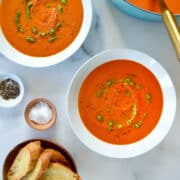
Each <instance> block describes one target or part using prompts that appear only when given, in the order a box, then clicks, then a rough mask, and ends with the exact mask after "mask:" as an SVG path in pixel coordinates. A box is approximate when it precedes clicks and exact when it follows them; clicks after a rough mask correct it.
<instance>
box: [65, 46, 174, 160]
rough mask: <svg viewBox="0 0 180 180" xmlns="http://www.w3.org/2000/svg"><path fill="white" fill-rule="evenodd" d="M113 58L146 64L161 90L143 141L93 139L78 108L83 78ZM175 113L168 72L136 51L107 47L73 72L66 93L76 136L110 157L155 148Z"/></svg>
mask: <svg viewBox="0 0 180 180" xmlns="http://www.w3.org/2000/svg"><path fill="white" fill-rule="evenodd" d="M115 59H129V60H132V61H134V62H138V63H140V64H142V65H144V66H145V67H147V68H148V69H149V70H150V71H151V72H152V73H153V74H154V75H155V76H156V78H157V79H158V81H159V83H160V86H161V88H162V93H163V100H164V104H163V110H162V114H161V117H160V120H159V122H158V124H157V125H156V127H155V128H154V129H153V130H152V131H151V133H150V134H148V135H147V136H146V137H145V138H143V139H142V140H140V141H138V142H135V143H132V144H128V145H114V144H110V143H106V142H104V141H102V140H100V139H98V138H96V137H95V136H94V135H93V134H91V133H90V132H89V131H88V130H87V128H86V127H85V125H84V124H83V122H82V120H81V118H80V114H79V110H78V96H79V90H80V87H81V85H82V83H83V81H84V79H85V78H86V77H87V76H88V74H89V73H90V72H91V71H93V70H94V69H95V68H96V67H97V66H99V65H101V64H103V63H106V62H109V61H111V60H115ZM175 112H176V93H175V89H174V86H173V83H172V81H171V79H170V77H169V75H168V73H167V72H166V70H165V69H164V68H163V67H162V66H161V65H160V64H159V63H158V62H157V61H156V60H154V59H153V58H151V57H149V56H148V55H146V54H143V53H141V52H138V51H135V50H129V49H114V50H108V51H105V52H102V53H100V54H98V55H96V56H95V57H93V58H91V59H90V60H89V61H87V62H86V63H85V64H84V65H83V66H82V67H81V68H80V69H79V70H78V71H77V72H76V74H75V75H74V77H73V79H72V81H71V84H70V86H69V90H68V94H67V114H68V118H69V122H70V124H71V127H72V129H73V130H74V132H75V134H76V135H77V137H78V138H79V139H80V140H81V142H82V143H83V144H85V145H86V146H87V147H88V148H90V149H91V150H93V151H95V152H97V153H99V154H101V155H104V156H108V157H112V158H130V157H134V156H138V155H140V154H143V153H145V152H147V151H149V150H150V149H152V148H154V147H155V146H156V145H158V144H159V143H160V142H161V141H162V140H163V138H165V136H166V135H167V133H168V131H169V129H170V127H171V125H172V123H173V120H174V116H175Z"/></svg>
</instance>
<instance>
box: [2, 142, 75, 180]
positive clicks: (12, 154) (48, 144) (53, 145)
mask: <svg viewBox="0 0 180 180" xmlns="http://www.w3.org/2000/svg"><path fill="white" fill-rule="evenodd" d="M33 141H41V146H42V147H43V148H52V149H54V150H57V151H59V152H61V153H62V154H63V155H64V157H65V158H66V159H67V160H68V162H69V164H70V168H71V169H72V171H74V172H75V173H77V168H76V165H75V162H74V160H73V158H72V156H71V155H70V154H69V152H68V151H67V150H66V149H64V148H63V147H62V146H60V145H58V144H56V143H54V142H52V141H49V140H46V139H31V140H27V141H25V142H22V143H20V144H18V145H17V146H15V147H14V148H13V149H12V150H11V151H10V152H9V153H8V155H7V157H6V159H5V161H4V164H3V180H7V173H8V170H9V169H10V166H11V165H12V163H13V161H14V159H15V157H16V156H17V154H18V152H19V150H20V149H21V148H22V147H24V146H25V145H26V144H28V143H30V142H33Z"/></svg>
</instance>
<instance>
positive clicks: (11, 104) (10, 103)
mask: <svg viewBox="0 0 180 180" xmlns="http://www.w3.org/2000/svg"><path fill="white" fill-rule="evenodd" d="M8 78H10V79H12V80H14V81H16V82H17V83H18V84H19V87H20V94H19V96H17V97H16V98H15V99H9V100H4V99H3V98H2V97H1V96H0V107H4V108H11V107H14V106H16V105H18V104H19V103H20V102H21V101H22V99H23V96H24V85H23V82H22V81H21V79H20V78H19V77H18V76H17V75H15V74H10V73H7V74H0V81H1V80H5V79H8Z"/></svg>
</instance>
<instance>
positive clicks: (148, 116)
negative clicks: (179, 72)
mask: <svg viewBox="0 0 180 180" xmlns="http://www.w3.org/2000/svg"><path fill="white" fill-rule="evenodd" d="M78 105H79V112H80V116H81V118H82V121H83V122H84V124H85V126H86V127H87V129H88V130H89V131H90V132H91V133H92V134H94V135H95V136H96V137H97V138H99V139H101V140H103V141H106V142H108V143H112V144H130V143H134V142H136V141H138V140H141V139H143V138H144V137H145V136H147V135H148V134H149V133H150V132H151V131H152V130H153V128H154V127H155V126H156V125H157V123H158V121H159V119H160V116H161V112H162V107H163V96H162V91H161V87H160V85H159V83H158V81H157V79H156V78H155V76H154V75H153V74H152V73H151V72H150V71H149V70H148V69H147V68H145V67H144V66H142V65H140V64H138V63H135V62H132V61H129V60H114V61H111V62H108V63H105V64H103V65H101V66H99V67H97V68H96V69H95V70H94V71H92V72H91V73H90V74H89V75H88V76H87V78H86V79H85V80H84V82H83V84H82V86H81V89H80V93H79V100H78Z"/></svg>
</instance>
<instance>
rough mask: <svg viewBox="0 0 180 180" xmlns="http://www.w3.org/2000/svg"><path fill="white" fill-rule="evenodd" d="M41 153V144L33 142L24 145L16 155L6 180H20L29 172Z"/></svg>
mask: <svg viewBox="0 0 180 180" xmlns="http://www.w3.org/2000/svg"><path fill="white" fill-rule="evenodd" d="M40 153H41V142H40V141H34V142H31V143H28V144H27V145H25V146H24V147H23V148H22V149H21V150H20V151H19V153H18V154H17V156H16V158H15V160H14V162H13V164H12V165H11V167H10V169H9V171H8V174H7V179H8V180H20V179H22V178H23V177H24V176H25V175H26V174H27V173H28V172H30V171H31V170H32V169H33V167H34V165H35V163H36V161H37V159H38V157H39V155H40Z"/></svg>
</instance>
